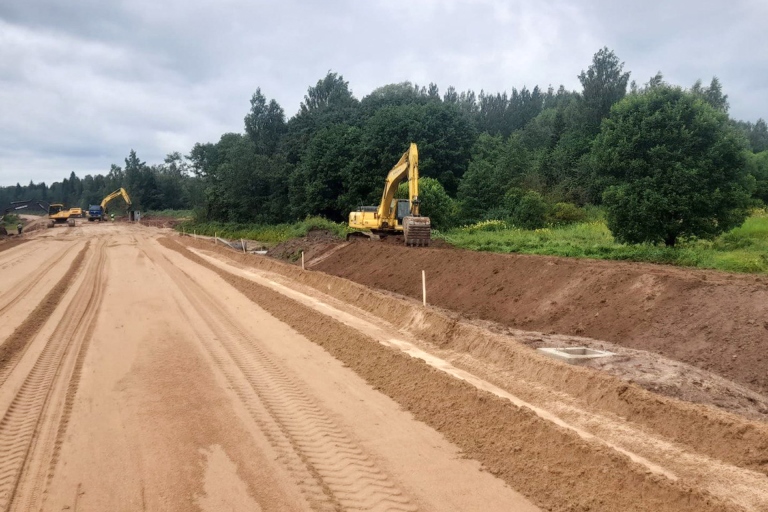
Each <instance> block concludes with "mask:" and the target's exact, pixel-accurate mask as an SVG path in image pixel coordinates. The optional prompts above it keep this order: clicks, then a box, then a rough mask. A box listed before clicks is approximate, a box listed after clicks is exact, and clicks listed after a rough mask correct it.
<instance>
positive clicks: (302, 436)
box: [158, 256, 417, 511]
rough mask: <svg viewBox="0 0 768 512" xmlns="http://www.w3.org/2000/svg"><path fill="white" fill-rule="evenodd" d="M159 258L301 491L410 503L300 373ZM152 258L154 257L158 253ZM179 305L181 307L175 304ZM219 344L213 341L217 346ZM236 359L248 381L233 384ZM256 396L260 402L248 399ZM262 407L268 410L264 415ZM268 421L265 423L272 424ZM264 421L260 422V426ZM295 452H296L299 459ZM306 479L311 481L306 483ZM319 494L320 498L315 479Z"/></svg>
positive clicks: (369, 505)
mask: <svg viewBox="0 0 768 512" xmlns="http://www.w3.org/2000/svg"><path fill="white" fill-rule="evenodd" d="M162 259H163V260H165V261H160V265H161V266H162V267H163V268H164V270H165V271H166V272H167V273H168V274H169V275H170V276H171V278H172V279H173V280H174V282H176V284H177V285H178V286H179V288H180V289H181V290H182V292H183V293H184V295H185V297H186V298H187V299H188V300H189V302H190V303H191V304H192V305H193V308H194V315H195V316H196V317H198V318H199V319H200V320H202V321H203V322H204V323H205V324H206V325H207V326H208V327H209V329H210V330H211V331H212V332H213V333H215V338H214V339H213V340H211V339H203V340H202V341H203V342H204V343H203V344H204V346H206V348H207V349H208V351H209V353H210V354H211V356H212V358H213V360H214V362H215V363H216V366H217V367H219V369H220V370H221V371H222V372H223V373H224V374H225V376H227V379H228V380H229V381H230V383H231V384H233V389H235V391H236V393H237V394H238V396H239V397H240V398H241V400H243V402H244V403H245V404H246V406H247V407H248V410H249V411H251V413H252V416H253V417H254V419H255V420H256V422H257V424H258V425H259V426H260V427H261V428H263V431H264V432H265V435H267V437H268V439H270V442H274V444H275V445H276V446H277V447H278V448H280V449H281V450H282V452H283V456H284V462H286V463H287V464H288V465H289V468H292V469H293V470H294V472H295V471H296V470H297V469H300V468H297V467H296V465H297V463H299V462H300V463H301V464H302V465H303V466H304V467H305V470H304V471H300V473H305V474H306V473H308V474H309V475H311V476H312V479H313V480H314V485H312V484H313V482H307V481H306V478H304V479H301V480H302V481H303V482H304V484H305V485H304V486H302V491H304V492H305V493H307V494H308V498H309V501H310V503H312V504H313V505H314V506H315V508H317V509H320V510H329V509H331V510H333V509H336V510H364V511H379V510H380V511H387V510H388V511H415V510H417V507H416V506H415V505H414V504H413V503H411V500H410V499H409V498H408V497H406V496H405V495H404V494H403V493H402V491H401V490H400V489H398V488H397V486H396V485H395V483H394V482H393V481H392V480H391V479H390V477H389V476H388V475H386V474H385V473H383V472H382V471H381V470H380V469H379V468H378V467H376V464H375V463H374V461H373V460H371V457H370V456H369V455H368V454H366V453H365V452H364V451H363V450H362V449H361V447H360V446H358V444H357V443H356V442H355V441H354V440H353V439H352V438H351V437H350V436H349V435H348V434H347V433H346V432H344V430H343V429H342V428H341V427H340V426H339V425H337V424H335V422H333V421H332V420H331V419H330V417H329V416H328V415H327V414H326V413H325V411H323V409H322V408H321V407H320V406H319V404H318V403H317V401H316V400H315V399H314V398H312V397H311V395H310V394H309V392H308V391H306V390H305V389H304V386H303V385H302V384H301V383H300V381H299V380H298V379H297V378H295V377H293V376H292V375H290V374H289V373H288V372H286V371H285V370H284V369H283V368H282V367H281V366H280V365H279V364H278V363H276V362H275V360H274V359H273V357H272V356H271V355H270V354H269V353H268V352H266V351H265V350H264V349H262V348H261V347H260V346H259V343H258V341H257V340H256V339H255V338H253V337H252V336H251V335H250V333H249V332H248V331H247V330H246V329H244V328H243V327H242V325H241V324H240V323H239V322H238V321H237V319H236V318H233V317H232V316H231V315H229V313H228V312H227V311H225V310H224V309H223V308H222V307H221V306H219V304H218V303H217V301H216V300H215V298H213V297H211V296H210V295H209V294H208V293H207V292H206V291H205V290H204V289H203V288H202V287H201V286H200V285H199V284H198V283H197V282H196V281H195V280H194V278H192V277H191V276H189V275H188V274H186V273H185V272H184V271H182V270H180V269H178V268H177V267H175V266H174V265H173V263H172V262H171V261H170V260H168V259H167V258H166V257H165V256H163V258H162ZM158 260H160V259H159V258H158ZM180 309H181V310H182V311H184V310H185V309H186V308H184V307H183V306H182V307H181V308H180ZM217 347H218V348H217ZM227 360H229V361H231V362H234V363H235V365H236V367H237V368H238V370H239V372H240V373H241V378H244V380H245V382H246V383H247V385H248V388H250V389H247V388H246V389H243V387H242V386H238V385H237V381H238V379H237V376H235V375H232V373H233V372H232V371H231V370H230V368H231V364H227V362H228V361H227ZM253 398H257V402H258V403H253V402H254V400H253ZM264 413H266V414H267V415H268V418H264ZM270 424H271V425H270ZM264 427H266V428H264ZM297 459H298V460H297ZM307 484H309V485H307ZM318 486H319V487H320V488H321V489H322V491H323V494H324V495H325V499H321V500H319V501H318V498H319V497H320V496H318V492H317V490H316V488H317V487H318Z"/></svg>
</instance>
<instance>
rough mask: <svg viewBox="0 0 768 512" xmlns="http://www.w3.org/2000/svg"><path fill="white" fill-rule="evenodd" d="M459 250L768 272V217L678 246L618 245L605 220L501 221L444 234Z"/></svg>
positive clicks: (758, 216)
mask: <svg viewBox="0 0 768 512" xmlns="http://www.w3.org/2000/svg"><path fill="white" fill-rule="evenodd" d="M436 238H442V239H443V240H445V241H446V242H448V243H450V244H451V245H454V246H456V247H461V248H464V249H471V250H476V251H489V252H501V253H521V254H542V255H550V256H568V257H577V258H593V259H604V260H626V261H640V262H646V263H662V264H669V265H679V266H686V267H698V268H711V269H717V270H723V271H727V272H754V273H768V213H766V211H765V210H760V211H757V212H755V213H754V214H753V215H752V216H750V217H749V218H747V220H746V221H745V222H744V224H742V225H741V226H740V227H737V228H734V229H732V230H730V231H728V232H726V233H724V234H722V235H720V236H718V237H716V238H715V239H713V240H702V239H695V238H691V239H683V240H680V241H678V243H677V244H676V246H675V247H667V246H665V245H664V244H663V243H657V244H650V243H645V244H624V243H619V242H617V241H616V240H615V239H614V237H613V235H611V231H610V230H609V229H608V226H607V224H606V222H605V220H603V219H593V220H590V221H585V222H576V223H573V224H567V225H560V226H550V227H545V228H539V229H523V228H517V227H515V226H513V225H511V224H508V223H506V222H504V221H499V220H489V221H483V222H479V223H476V224H472V225H468V226H462V227H459V228H454V229H450V230H448V231H445V232H440V233H438V234H437V235H436Z"/></svg>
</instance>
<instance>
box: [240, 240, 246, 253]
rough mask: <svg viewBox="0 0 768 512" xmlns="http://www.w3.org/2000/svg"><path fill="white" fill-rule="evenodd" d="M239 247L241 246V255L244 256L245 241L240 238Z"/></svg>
mask: <svg viewBox="0 0 768 512" xmlns="http://www.w3.org/2000/svg"><path fill="white" fill-rule="evenodd" d="M240 245H242V246H243V254H245V240H243V239H242V238H241V239H240Z"/></svg>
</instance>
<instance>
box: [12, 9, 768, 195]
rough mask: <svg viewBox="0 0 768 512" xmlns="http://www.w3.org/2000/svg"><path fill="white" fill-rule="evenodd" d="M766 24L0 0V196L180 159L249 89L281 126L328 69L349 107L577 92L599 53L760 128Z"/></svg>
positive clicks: (626, 13)
mask: <svg viewBox="0 0 768 512" xmlns="http://www.w3.org/2000/svg"><path fill="white" fill-rule="evenodd" d="M715 4H719V5H720V6H719V7H716V6H715ZM761 20H762V21H761ZM765 20H768V1H766V0H731V1H730V2H715V1H707V0H670V1H666V2H662V1H653V0H650V1H649V0H646V1H645V2H641V1H633V2H625V1H622V0H615V1H611V0H595V1H582V2H576V1H559V0H540V1H537V2H532V1H530V0H528V1H525V2H522V1H517V0H367V1H364V0H358V1H354V0H325V1H309V0H281V1H266V0H218V1H205V0H183V1H182V0H123V1H116V0H67V1H61V0H3V1H2V2H0V185H13V184H16V182H21V183H22V184H26V183H29V181H30V180H33V181H35V182H40V181H45V182H47V183H49V184H50V183H51V182H53V181H60V180H61V179H62V178H64V177H67V176H68V175H69V173H70V172H72V171H74V172H75V174H77V175H78V176H80V177H83V176H85V175H86V174H97V173H101V174H103V173H106V172H108V171H109V167H110V164H113V163H115V164H118V165H123V163H124V162H123V160H124V158H125V157H126V156H127V155H128V152H129V151H130V150H131V149H132V148H133V149H135V150H136V151H137V153H138V155H139V157H140V158H141V159H142V160H144V161H146V162H147V163H149V164H154V163H160V162H161V161H162V159H163V157H164V156H165V155H166V154H167V153H170V152H173V151H180V152H181V153H183V154H187V153H188V152H189V150H190V149H191V148H192V146H193V145H194V144H195V143H196V142H214V141H217V140H218V139H219V137H220V136H221V134H223V133H225V132H233V131H234V132H242V131H243V117H244V116H245V114H246V113H247V111H248V109H249V106H250V105H249V100H250V97H251V95H252V94H253V92H254V91H255V90H256V88H257V87H261V89H262V92H263V93H264V94H265V95H266V96H267V98H274V99H276V100H277V101H278V102H279V103H280V105H281V106H282V107H283V108H284V109H285V112H286V115H287V116H288V117H291V116H293V115H294V114H295V113H296V112H297V111H298V108H299V104H300V102H301V101H302V99H303V97H304V94H305V93H306V90H307V87H309V86H310V85H313V84H315V83H316V82H317V81H318V80H319V79H321V78H322V77H324V76H325V74H326V73H327V72H328V71H329V70H332V71H334V72H337V73H339V74H341V75H343V76H344V78H345V79H346V80H347V81H349V84H350V87H351V89H352V91H353V92H354V94H355V96H356V97H357V98H362V97H364V96H365V95H367V94H368V93H370V92H371V91H372V90H373V89H375V88H377V87H379V86H382V85H385V84H388V83H396V82H403V81H411V82H415V83H418V84H419V85H427V84H428V83H429V82H435V83H436V84H437V85H438V86H439V87H440V90H441V92H444V91H445V89H446V88H447V87H448V86H450V85H453V86H455V87H456V88H457V89H458V90H460V91H461V90H466V89H473V90H475V91H477V92H479V91H480V90H481V89H485V90H486V91H490V92H500V91H505V90H506V91H509V90H510V89H511V88H512V87H517V88H518V89H520V88H522V87H523V86H528V87H529V88H532V87H533V86H535V85H539V86H541V87H543V88H546V87H547V86H548V85H550V84H551V85H553V86H555V87H557V86H558V85H560V84H563V85H565V86H566V88H568V89H573V90H580V85H579V82H578V79H577V78H576V76H577V75H578V73H579V72H580V71H581V70H582V69H586V68H587V67H588V66H589V64H590V62H591V59H592V55H593V54H594V53H595V52H596V51H597V50H598V49H600V48H601V47H603V46H607V47H609V48H611V49H612V50H614V51H615V52H616V54H617V55H618V56H619V58H620V59H621V60H622V61H624V62H625V70H626V71H630V72H631V73H632V75H631V79H634V80H636V81H637V82H638V83H643V82H646V81H647V80H648V78H649V77H651V76H652V75H654V74H655V73H656V71H662V73H663V74H664V76H665V79H666V80H667V81H668V82H671V83H675V84H679V85H684V86H687V87H688V86H691V85H692V84H693V83H694V82H695V81H696V79H698V78H701V79H702V80H703V81H704V82H705V84H706V83H709V81H710V79H711V78H712V77H713V76H717V77H718V78H719V79H720V80H721V82H722V84H723V88H724V92H725V93H726V94H728V96H729V100H730V104H731V110H730V113H731V116H732V117H734V118H736V119H742V120H746V121H752V122H754V121H756V120H757V119H758V118H761V117H762V118H764V119H768V44H766V32H765Z"/></svg>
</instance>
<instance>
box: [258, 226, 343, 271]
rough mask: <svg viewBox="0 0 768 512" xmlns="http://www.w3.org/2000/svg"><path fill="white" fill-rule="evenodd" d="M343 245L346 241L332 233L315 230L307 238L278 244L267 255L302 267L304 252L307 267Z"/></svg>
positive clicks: (293, 239)
mask: <svg viewBox="0 0 768 512" xmlns="http://www.w3.org/2000/svg"><path fill="white" fill-rule="evenodd" d="M342 243H344V241H343V240H341V239H339V237H337V236H336V235H335V234H333V233H331V232H330V231H327V230H325V229H313V230H311V231H310V232H309V233H307V236H305V237H302V238H292V239H291V240H286V241H285V242H281V243H279V244H277V245H276V246H274V247H272V248H271V249H269V250H268V251H267V255H268V256H271V257H273V258H277V259H281V260H286V261H289V262H291V263H296V264H297V265H300V264H301V253H302V251H303V252H304V263H305V265H306V264H308V263H309V262H310V261H312V260H313V259H314V258H316V257H317V256H319V255H321V254H325V253H326V252H327V251H329V250H330V249H332V248H334V247H336V246H338V245H340V244H342Z"/></svg>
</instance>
